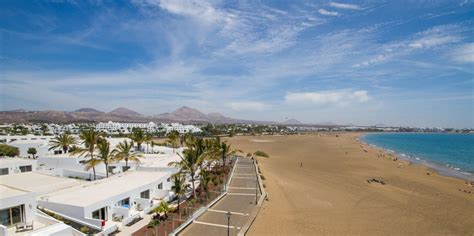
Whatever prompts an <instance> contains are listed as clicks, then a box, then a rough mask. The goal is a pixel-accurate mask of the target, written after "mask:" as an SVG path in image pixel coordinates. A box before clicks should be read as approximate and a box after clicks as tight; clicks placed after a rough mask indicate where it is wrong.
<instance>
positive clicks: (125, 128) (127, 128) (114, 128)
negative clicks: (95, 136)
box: [96, 121, 202, 134]
mask: <svg viewBox="0 0 474 236" xmlns="http://www.w3.org/2000/svg"><path fill="white" fill-rule="evenodd" d="M134 128H139V129H143V130H144V131H146V132H148V133H153V132H160V131H165V132H166V133H169V132H171V131H178V132H179V133H180V134H185V133H199V132H202V130H201V129H200V128H199V127H196V126H194V125H183V124H179V123H172V124H164V123H162V124H156V123H153V122H150V123H119V122H112V121H109V122H107V123H103V122H101V123H98V124H97V125H96V129H97V130H99V131H104V132H107V133H124V134H128V133H131V132H132V130H133V129H134Z"/></svg>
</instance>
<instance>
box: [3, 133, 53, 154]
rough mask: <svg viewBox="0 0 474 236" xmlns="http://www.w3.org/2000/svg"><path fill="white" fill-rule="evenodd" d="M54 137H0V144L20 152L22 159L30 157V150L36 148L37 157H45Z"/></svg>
mask: <svg viewBox="0 0 474 236" xmlns="http://www.w3.org/2000/svg"><path fill="white" fill-rule="evenodd" d="M53 138H54V136H35V135H3V136H0V143H5V144H8V145H10V146H13V147H17V148H18V149H19V150H20V157H28V156H30V155H29V154H28V149H29V148H35V149H36V151H37V153H36V156H44V155H46V154H47V153H53V152H51V151H49V150H48V149H49V141H50V140H51V139H53Z"/></svg>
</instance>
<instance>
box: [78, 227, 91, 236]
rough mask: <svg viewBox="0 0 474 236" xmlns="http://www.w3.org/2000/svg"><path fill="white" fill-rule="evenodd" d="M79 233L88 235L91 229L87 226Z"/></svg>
mask: <svg viewBox="0 0 474 236" xmlns="http://www.w3.org/2000/svg"><path fill="white" fill-rule="evenodd" d="M79 231H81V232H82V233H85V234H87V233H89V231H90V229H89V227H87V226H82V227H81V228H80V229H79Z"/></svg>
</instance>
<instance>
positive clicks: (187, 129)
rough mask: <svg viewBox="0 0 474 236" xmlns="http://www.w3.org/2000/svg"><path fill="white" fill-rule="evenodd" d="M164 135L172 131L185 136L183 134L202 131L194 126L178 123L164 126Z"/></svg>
mask: <svg viewBox="0 0 474 236" xmlns="http://www.w3.org/2000/svg"><path fill="white" fill-rule="evenodd" d="M164 128H165V130H166V133H169V132H172V131H178V133H180V134H185V133H200V132H202V130H201V129H200V128H199V127H196V126H194V125H183V124H179V123H171V124H167V125H165V126H164Z"/></svg>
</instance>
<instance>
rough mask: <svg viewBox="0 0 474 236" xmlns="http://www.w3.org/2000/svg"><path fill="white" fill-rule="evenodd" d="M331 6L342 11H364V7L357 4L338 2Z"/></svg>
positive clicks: (331, 3) (330, 4) (332, 3)
mask: <svg viewBox="0 0 474 236" xmlns="http://www.w3.org/2000/svg"><path fill="white" fill-rule="evenodd" d="M329 6H331V7H335V8H340V9H349V10H362V7H360V6H359V5H356V4H349V3H338V2H330V3H329Z"/></svg>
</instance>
